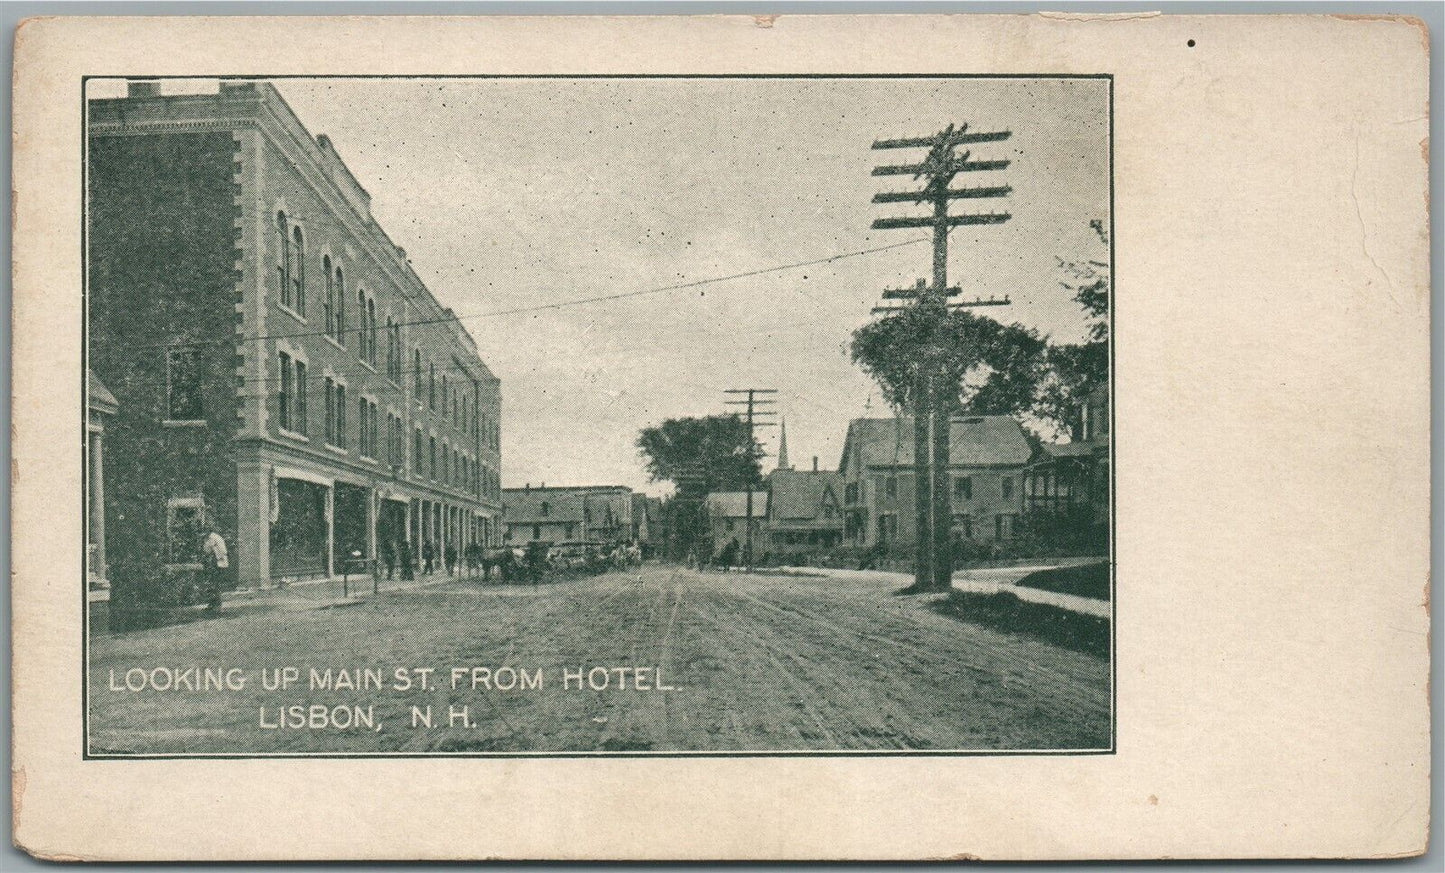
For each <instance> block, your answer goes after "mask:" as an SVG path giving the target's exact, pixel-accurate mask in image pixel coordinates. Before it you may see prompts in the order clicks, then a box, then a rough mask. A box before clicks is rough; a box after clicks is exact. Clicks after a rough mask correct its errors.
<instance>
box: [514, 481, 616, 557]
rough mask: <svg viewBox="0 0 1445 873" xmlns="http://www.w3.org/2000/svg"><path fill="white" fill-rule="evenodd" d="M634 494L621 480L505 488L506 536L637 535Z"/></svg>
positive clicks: (550, 539) (592, 538)
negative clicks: (591, 483) (613, 483)
mask: <svg viewBox="0 0 1445 873" xmlns="http://www.w3.org/2000/svg"><path fill="white" fill-rule="evenodd" d="M632 498H633V494H632V489H630V488H627V487H626V486H623V485H578V486H571V487H552V488H548V487H547V486H546V485H542V486H539V487H536V488H533V487H532V486H531V485H526V486H524V487H522V488H504V489H502V503H503V506H504V513H503V514H504V517H505V524H506V529H507V532H506V541H507V542H508V543H510V544H511V545H514V546H521V545H526V544H527V543H531V542H545V543H552V544H556V543H563V542H571V541H589V542H603V543H622V542H628V541H630V540H631V539H632V536H633V520H632V519H633V515H632V508H633V499H632Z"/></svg>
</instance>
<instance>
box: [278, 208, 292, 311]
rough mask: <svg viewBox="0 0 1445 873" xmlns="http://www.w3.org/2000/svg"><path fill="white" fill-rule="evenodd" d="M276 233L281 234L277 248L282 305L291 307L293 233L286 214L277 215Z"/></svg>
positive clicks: (279, 213)
mask: <svg viewBox="0 0 1445 873" xmlns="http://www.w3.org/2000/svg"><path fill="white" fill-rule="evenodd" d="M276 232H277V233H278V234H280V238H281V239H280V246H279V247H278V248H277V252H276V254H277V260H276V275H277V280H278V284H279V285H280V288H279V289H278V292H279V293H280V295H281V303H282V305H284V306H290V305H291V232H290V230H289V229H288V228H287V226H286V213H284V212H278V213H276Z"/></svg>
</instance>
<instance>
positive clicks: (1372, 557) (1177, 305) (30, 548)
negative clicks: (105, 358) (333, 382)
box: [12, 15, 1430, 859]
mask: <svg viewBox="0 0 1445 873" xmlns="http://www.w3.org/2000/svg"><path fill="white" fill-rule="evenodd" d="M1191 39H1192V40H1194V41H1195V46H1194V47H1193V48H1190V47H1188V46H1187V45H1186V42H1187V41H1188V40H1191ZM16 58H17V67H16V71H15V82H16V92H15V104H14V106H15V185H16V215H15V222H16V224H15V289H16V293H15V308H14V324H15V360H14V373H15V383H14V384H15V397H14V427H15V431H14V452H15V455H14V458H15V461H14V469H13V471H12V475H13V481H14V494H15V513H14V534H13V554H14V560H15V565H14V566H15V581H14V617H15V618H14V621H15V626H14V634H15V637H14V738H15V739H14V742H15V771H14V791H15V796H14V806H15V833H16V839H17V840H18V841H19V842H20V843H21V844H22V845H23V846H24V847H25V848H26V849H27V850H29V851H31V852H33V853H35V854H37V855H41V856H44V857H51V858H63V857H69V858H88V859H114V858H129V859H177V858H190V859H224V858H254V859H260V858H294V859H301V858H669V859H681V858H691V859H709V858H853V859H889V858H943V857H958V858H964V857H968V858H985V859H1022V858H1034V859H1038V858H1156V857H1162V856H1171V857H1241V856H1310V857H1333V856H1369V857H1383V856H1392V855H1400V854H1409V853H1416V852H1419V851H1422V850H1423V848H1424V842H1425V833H1426V827H1427V822H1428V816H1429V809H1428V806H1429V804H1428V778H1429V777H1428V774H1429V765H1430V761H1429V748H1428V746H1429V717H1428V705H1427V699H1426V688H1427V684H1426V683H1427V671H1428V653H1427V639H1428V630H1429V627H1428V614H1427V609H1428V606H1427V604H1428V601H1429V596H1430V590H1429V578H1428V560H1429V558H1428V550H1429V502H1428V501H1429V497H1428V488H1429V449H1428V445H1429V442H1428V440H1429V396H1428V389H1429V377H1428V371H1429V370H1428V364H1429V352H1428V330H1429V318H1428V306H1429V276H1428V273H1429V269H1428V241H1427V239H1428V238H1427V196H1428V195H1427V190H1426V169H1427V167H1426V161H1427V140H1426V130H1427V120H1426V100H1427V54H1426V34H1425V32H1424V29H1423V25H1419V24H1418V23H1412V22H1410V21H1406V20H1392V19H1387V18H1344V17H1261V16H1241V17H1170V16H1164V17H1159V16H1124V17H1121V18H1119V19H1118V20H1107V19H1103V18H1099V17H1084V16H1077V15H1060V16H1044V15H1017V16H987V17H985V16H938V17H866V18H865V17H810V16H797V17H791V16H784V17H781V18H776V19H759V20H756V21H755V20H754V19H752V18H747V17H727V18H696V19H687V18H661V17H659V18H629V19H623V18H591V19H589V18H567V19H546V18H491V19H472V20H466V19H399V18H386V19H381V18H338V19H296V18H290V19H279V18H275V19H253V20H245V19H234V18H231V19H220V18H211V19H205V18H195V19H109V20H100V19H90V20H85V19H69V20H66V19H49V20H38V21H32V22H30V23H28V24H27V25H25V26H23V27H22V29H21V30H20V32H19V35H18V38H17V51H16ZM883 71H908V72H932V73H944V72H987V73H1059V72H1074V73H1100V72H1105V73H1112V74H1113V75H1114V76H1115V108H1116V114H1115V135H1116V138H1117V139H1116V152H1115V158H1116V185H1117V188H1116V196H1117V207H1116V223H1115V228H1116V235H1117V236H1116V242H1117V245H1116V250H1117V272H1116V276H1115V289H1116V294H1115V307H1116V316H1115V317H1116V322H1115V343H1116V350H1117V383H1116V404H1117V424H1116V430H1115V437H1114V439H1115V441H1116V446H1117V484H1118V491H1117V496H1116V501H1117V508H1118V527H1117V532H1116V540H1115V541H1116V547H1117V559H1118V626H1117V638H1118V683H1119V687H1118V708H1119V711H1118V753H1117V754H1116V755H1113V756H1095V757H1079V758H1068V757H987V758H881V759H880V758H865V759H846V758H815V759H803V758H798V759H765V758H748V759H739V760H711V759H710V760H685V759H645V760H575V759H569V760H478V759H467V760H455V759H449V760H415V759H410V760H361V761H358V760H349V761H339V760H315V761H301V760H273V761H266V760H243V761H229V760H216V761H88V762H82V761H81V760H80V749H81V745H82V744H81V739H80V730H81V718H80V715H81V713H80V687H81V677H80V671H79V658H78V652H79V649H80V646H81V639H80V628H81V616H80V610H79V608H78V601H77V598H76V597H75V590H76V588H75V586H76V585H77V584H78V580H80V579H81V566H80V561H79V558H80V555H81V548H80V546H81V540H80V538H81V537H82V535H83V533H82V530H81V526H80V519H81V512H80V505H79V495H80V482H79V476H80V471H81V469H82V465H81V455H80V450H81V439H80V433H79V424H80V423H79V421H78V420H77V416H76V415H75V414H74V410H76V409H78V408H79V407H80V403H81V399H80V394H79V390H80V385H81V381H82V380H81V375H80V369H79V366H80V365H79V361H80V359H79V350H80V343H81V333H80V302H81V301H80V296H79V293H78V291H79V289H80V287H81V262H80V258H79V252H80V239H79V232H80V207H81V187H80V159H81V153H82V149H81V145H82V137H81V129H80V113H79V112H78V111H77V110H78V107H79V100H80V88H81V78H80V77H81V76H82V75H83V74H93V75H127V74H131V75H140V74H151V75H173V74H193V75H197V76H207V75H224V74H238V73H260V74H281V73H307V74H318V75H323V74H336V73H388V74H396V73H415V74H425V73H502V72H507V73H577V72H589V73H602V72H618V73H642V72H647V73H672V72H710V73H737V72H754V73H757V72H789V73H791V72H840V73H864V72H883ZM869 133H870V134H871V132H869Z"/></svg>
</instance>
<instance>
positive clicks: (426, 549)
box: [421, 540, 437, 576]
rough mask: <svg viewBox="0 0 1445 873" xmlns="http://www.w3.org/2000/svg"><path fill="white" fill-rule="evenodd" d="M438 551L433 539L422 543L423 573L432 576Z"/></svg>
mask: <svg viewBox="0 0 1445 873" xmlns="http://www.w3.org/2000/svg"><path fill="white" fill-rule="evenodd" d="M436 557H437V551H436V547H435V546H433V545H432V541H431V540H424V541H423V542H422V544H421V571H422V574H423V575H426V576H430V575H431V574H432V570H433V569H435V568H434V567H433V566H432V565H433V564H435V563H436Z"/></svg>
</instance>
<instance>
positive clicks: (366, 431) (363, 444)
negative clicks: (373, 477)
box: [356, 397, 372, 458]
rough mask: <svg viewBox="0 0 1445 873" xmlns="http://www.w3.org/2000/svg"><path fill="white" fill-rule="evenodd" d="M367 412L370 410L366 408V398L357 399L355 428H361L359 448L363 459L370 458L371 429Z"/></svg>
mask: <svg viewBox="0 0 1445 873" xmlns="http://www.w3.org/2000/svg"><path fill="white" fill-rule="evenodd" d="M369 412H370V409H369V408H368V406H367V403H366V398H365V397H361V398H358V399H357V401H356V425H357V427H359V428H361V441H360V443H359V448H360V449H361V456H362V457H363V458H370V457H371V456H372V454H371V439H370V437H371V427H370V422H369V421H368V419H369V418H370V415H369V414H368V413H369Z"/></svg>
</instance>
